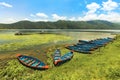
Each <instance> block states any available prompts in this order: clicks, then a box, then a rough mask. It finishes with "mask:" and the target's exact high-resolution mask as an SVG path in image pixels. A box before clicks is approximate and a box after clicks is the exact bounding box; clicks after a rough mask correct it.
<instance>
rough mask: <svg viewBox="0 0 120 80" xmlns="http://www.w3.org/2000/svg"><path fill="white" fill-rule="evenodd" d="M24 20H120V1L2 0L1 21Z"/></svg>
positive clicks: (0, 2)
mask: <svg viewBox="0 0 120 80" xmlns="http://www.w3.org/2000/svg"><path fill="white" fill-rule="evenodd" d="M21 20H29V21H57V20H70V21H88V20H107V21H112V22H120V0H0V23H14V22H17V21H21Z"/></svg>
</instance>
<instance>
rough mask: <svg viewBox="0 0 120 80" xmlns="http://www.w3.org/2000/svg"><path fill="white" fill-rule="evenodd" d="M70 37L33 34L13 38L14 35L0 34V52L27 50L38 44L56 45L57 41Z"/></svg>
mask: <svg viewBox="0 0 120 80" xmlns="http://www.w3.org/2000/svg"><path fill="white" fill-rule="evenodd" d="M70 39H71V38H70V37H66V36H63V35H55V34H41V35H40V34H33V35H22V36H15V35H14V34H0V41H3V42H2V43H1V44H0V52H4V51H15V50H20V49H29V48H30V47H34V46H37V45H40V44H45V43H51V42H53V43H56V42H59V41H65V40H70Z"/></svg>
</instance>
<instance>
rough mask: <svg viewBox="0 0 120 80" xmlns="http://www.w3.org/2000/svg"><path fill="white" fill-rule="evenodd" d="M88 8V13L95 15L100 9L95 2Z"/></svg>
mask: <svg viewBox="0 0 120 80" xmlns="http://www.w3.org/2000/svg"><path fill="white" fill-rule="evenodd" d="M86 8H87V9H88V10H89V11H88V13H94V12H96V10H97V9H99V8H100V5H99V4H97V3H95V2H92V3H91V4H88V5H87V6H86Z"/></svg>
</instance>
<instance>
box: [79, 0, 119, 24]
mask: <svg viewBox="0 0 120 80" xmlns="http://www.w3.org/2000/svg"><path fill="white" fill-rule="evenodd" d="M100 5H101V6H100ZM86 8H87V9H88V11H87V12H86V13H85V15H84V16H83V17H78V20H83V21H86V20H107V21H112V22H120V13H118V12H115V11H112V10H116V9H117V8H119V4H118V3H117V2H113V1H112V0H108V1H107V2H103V3H102V4H97V3H95V2H93V3H91V4H88V5H87V6H86ZM104 12H105V13H104Z"/></svg>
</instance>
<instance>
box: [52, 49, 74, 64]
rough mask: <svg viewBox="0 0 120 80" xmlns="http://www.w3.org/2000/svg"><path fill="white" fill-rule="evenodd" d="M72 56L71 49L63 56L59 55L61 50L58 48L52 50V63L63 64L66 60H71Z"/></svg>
mask: <svg viewBox="0 0 120 80" xmlns="http://www.w3.org/2000/svg"><path fill="white" fill-rule="evenodd" d="M72 57H73V51H71V52H68V53H66V54H64V55H63V56H61V51H60V49H57V50H56V51H55V52H54V56H53V64H54V65H55V66H58V65H60V64H63V63H64V62H66V61H69V60H71V59H72Z"/></svg>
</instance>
